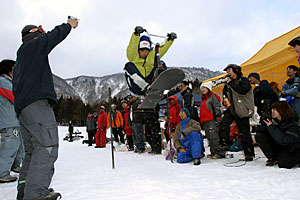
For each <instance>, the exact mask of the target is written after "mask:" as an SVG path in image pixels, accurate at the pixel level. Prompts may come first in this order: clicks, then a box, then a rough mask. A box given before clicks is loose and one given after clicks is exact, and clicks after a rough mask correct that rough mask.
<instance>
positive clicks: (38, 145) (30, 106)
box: [13, 18, 78, 200]
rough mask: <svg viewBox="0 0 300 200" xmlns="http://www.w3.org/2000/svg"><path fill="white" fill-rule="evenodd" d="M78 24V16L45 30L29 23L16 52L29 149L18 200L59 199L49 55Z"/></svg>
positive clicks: (18, 98)
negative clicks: (54, 179) (53, 182)
mask: <svg viewBox="0 0 300 200" xmlns="http://www.w3.org/2000/svg"><path fill="white" fill-rule="evenodd" d="M77 26H78V20H77V19H70V18H69V19H68V21H67V23H64V24H62V25H59V26H56V27H55V28H54V29H53V30H52V31H50V32H47V33H46V32H45V31H44V30H43V29H42V27H41V26H34V25H27V26H25V27H24V28H23V30H22V42H23V44H22V45H21V46H20V48H19V49H18V52H17V62H16V66H15V71H14V79H13V92H14V95H15V104H14V106H15V110H16V112H17V114H18V118H19V120H20V123H21V129H22V132H23V136H24V144H25V149H26V152H25V153H26V154H25V159H24V161H23V163H22V169H21V172H20V176H19V184H18V195H17V199H24V200H29V199H57V198H59V197H61V195H60V193H57V192H54V191H53V189H49V185H50V183H51V179H52V176H53V173H54V163H55V161H56V159H57V156H58V130H57V122H56V119H55V115H54V112H53V105H54V104H55V103H56V101H57V100H56V93H55V90H54V84H53V78H52V72H51V68H50V65H49V60H48V54H49V53H50V52H51V51H52V50H53V49H54V47H55V46H56V45H58V44H59V43H60V42H62V41H63V40H64V39H65V38H66V37H67V36H68V34H69V33H70V31H71V28H76V27H77Z"/></svg>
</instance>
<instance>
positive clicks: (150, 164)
mask: <svg viewBox="0 0 300 200" xmlns="http://www.w3.org/2000/svg"><path fill="white" fill-rule="evenodd" d="M67 128H68V127H59V134H60V150H59V158H58V160H57V162H56V165H55V170H56V171H55V174H54V177H53V180H52V184H51V187H53V188H54V189H55V190H56V191H59V192H61V194H62V195H63V199H64V200H68V199H70V200H76V199H78V200H82V199H85V200H98V199H101V200H102V199H103V200H104V199H105V200H111V199H120V200H125V199H130V200H132V199H149V200H153V199H154V200H160V199H174V200H175V199H180V200H183V199H188V200H191V199H198V200H199V199H222V200H226V199H229V200H233V199H239V200H241V199H242V200H243V199H272V200H273V199H276V200H277V199H282V200H287V199H288V200H292V199H295V200H299V199H300V184H299V180H300V168H294V169H290V170H288V169H279V168H278V167H266V166H265V161H266V159H265V158H258V157H263V154H262V153H261V151H260V150H259V149H258V148H256V149H255V151H256V154H257V156H256V158H258V159H257V160H255V161H254V162H249V163H247V164H246V165H244V166H241V167H226V166H224V164H226V163H229V162H233V161H235V160H238V159H239V158H242V155H241V153H235V155H234V158H232V159H222V160H211V159H208V158H206V157H205V158H203V159H202V160H201V162H202V164H201V165H200V166H193V164H192V163H188V164H178V163H171V162H170V161H166V160H165V157H164V156H163V155H155V156H154V155H149V154H148V153H144V154H136V153H133V152H115V164H116V168H115V169H112V168H111V149H110V145H107V148H106V149H95V148H94V147H87V145H86V144H84V145H83V144H82V140H77V141H74V142H73V143H69V142H67V141H63V137H64V136H65V134H66V132H67ZM76 129H79V130H80V131H81V132H83V133H84V134H86V133H85V128H84V127H80V128H75V130H76ZM205 142H206V141H205ZM205 144H206V146H207V143H205ZM207 153H208V150H206V154H207ZM12 174H13V173H12ZM16 187H17V183H7V184H0V199H1V200H6V199H7V200H13V199H16Z"/></svg>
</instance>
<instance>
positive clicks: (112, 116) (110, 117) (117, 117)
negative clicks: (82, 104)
mask: <svg viewBox="0 0 300 200" xmlns="http://www.w3.org/2000/svg"><path fill="white" fill-rule="evenodd" d="M110 127H111V128H112V133H113V135H114V139H115V141H116V142H117V143H118V144H119V145H121V143H122V144H125V140H124V134H123V132H122V131H123V127H124V126H123V117H122V114H121V112H120V111H118V110H117V106H116V105H115V104H111V111H110V112H109V113H108V114H107V128H110Z"/></svg>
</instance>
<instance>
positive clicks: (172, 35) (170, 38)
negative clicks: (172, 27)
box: [167, 32, 177, 41]
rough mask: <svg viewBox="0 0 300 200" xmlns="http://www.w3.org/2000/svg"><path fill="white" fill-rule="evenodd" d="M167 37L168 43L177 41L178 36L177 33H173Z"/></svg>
mask: <svg viewBox="0 0 300 200" xmlns="http://www.w3.org/2000/svg"><path fill="white" fill-rule="evenodd" d="M167 37H168V41H169V40H175V39H176V38H177V35H176V33H174V32H172V33H168V35H167Z"/></svg>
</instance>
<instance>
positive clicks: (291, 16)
mask: <svg viewBox="0 0 300 200" xmlns="http://www.w3.org/2000/svg"><path fill="white" fill-rule="evenodd" d="M0 5H1V12H0V25H1V31H0V41H1V48H0V59H1V60H2V59H4V58H10V59H16V51H17V49H18V47H19V46H20V45H21V29H22V28H23V27H24V26H25V25H27V24H35V25H40V24H41V25H43V27H44V29H45V30H46V31H50V30H51V29H53V28H54V27H55V26H56V25H59V24H61V23H63V22H66V21H67V20H66V19H67V16H68V15H73V16H75V17H78V18H80V22H79V26H78V28H76V29H73V30H72V31H71V33H70V35H69V36H68V37H67V38H66V39H65V40H64V41H63V42H62V43H61V44H59V45H58V46H57V47H56V48H55V49H54V50H53V51H52V52H51V54H50V58H49V60H50V65H51V68H52V72H53V73H54V74H56V75H58V76H60V77H62V78H71V77H75V76H79V75H89V76H103V75H108V74H112V73H117V72H122V70H123V66H124V64H125V63H126V62H127V58H126V47H127V45H128V42H129V39H130V36H131V34H132V32H133V29H134V27H135V26H137V25H140V26H143V27H144V28H146V29H147V30H148V31H149V32H150V33H153V34H158V35H166V34H167V33H170V32H175V33H177V36H178V39H177V40H176V41H175V42H174V44H173V45H172V46H171V48H170V49H169V51H168V52H167V54H166V55H165V56H164V57H163V60H164V61H165V62H166V63H167V65H168V66H186V67H206V68H209V69H211V70H219V71H221V70H222V69H223V68H224V67H225V66H226V65H227V64H229V63H237V64H241V63H243V62H245V61H246V60H248V59H249V58H250V57H251V56H252V55H253V54H254V53H256V52H257V51H258V50H259V49H260V48H261V47H262V46H263V45H264V44H265V43H266V42H268V41H269V40H272V39H274V38H275V37H278V36H280V35H281V34H284V33H286V32H288V31H290V30H291V29H294V28H296V27H297V26H299V22H300V1H299V0H281V1H279V0H272V1H270V0H242V1H241V0H209V1H208V0H186V1H183V0H168V1H167V0H166V1H164V0H151V1H142V0H48V1H46V0H45V1H44V0H9V1H8V0H7V1H6V0H1V3H0ZM153 40H155V38H153Z"/></svg>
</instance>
